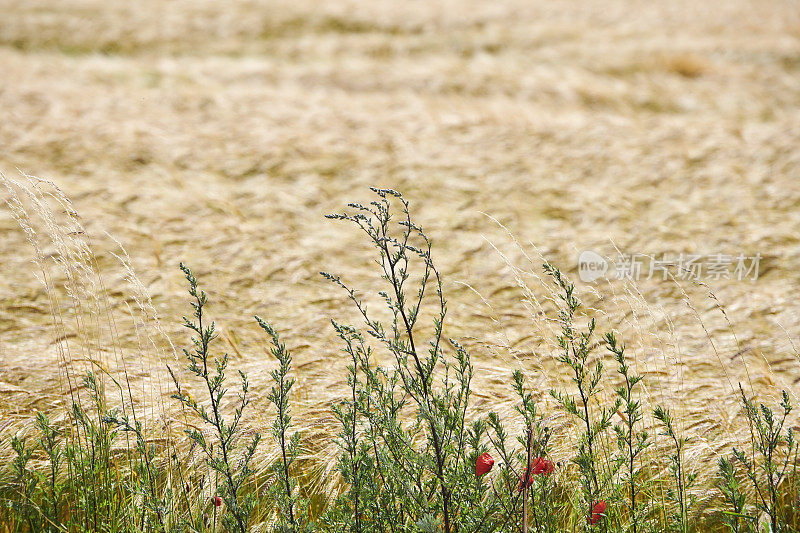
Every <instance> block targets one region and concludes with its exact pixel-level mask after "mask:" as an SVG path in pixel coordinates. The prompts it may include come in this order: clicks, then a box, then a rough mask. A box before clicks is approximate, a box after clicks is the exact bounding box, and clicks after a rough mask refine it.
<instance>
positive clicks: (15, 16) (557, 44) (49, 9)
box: [0, 0, 800, 473]
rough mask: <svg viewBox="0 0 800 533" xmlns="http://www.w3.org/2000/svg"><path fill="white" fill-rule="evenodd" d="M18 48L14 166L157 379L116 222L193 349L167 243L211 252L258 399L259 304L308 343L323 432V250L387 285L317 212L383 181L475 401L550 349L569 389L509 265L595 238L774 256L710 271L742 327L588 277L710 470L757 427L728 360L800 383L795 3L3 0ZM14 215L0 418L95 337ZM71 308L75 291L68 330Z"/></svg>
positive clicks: (774, 379)
mask: <svg viewBox="0 0 800 533" xmlns="http://www.w3.org/2000/svg"><path fill="white" fill-rule="evenodd" d="M0 67H2V71H1V72H2V76H0V110H2V115H1V119H0V171H2V172H3V173H4V174H6V175H7V176H8V177H10V178H14V179H16V178H18V177H19V173H18V171H17V169H19V170H22V171H24V172H27V173H30V174H34V175H37V176H40V177H43V178H48V179H52V180H53V181H54V182H56V183H57V184H58V185H59V186H60V187H61V188H62V189H63V190H64V192H65V194H66V195H67V196H68V197H69V198H70V199H71V200H72V202H73V207H74V209H75V210H76V211H77V212H78V213H79V215H80V221H81V223H82V224H83V226H84V227H85V228H86V230H87V234H88V236H89V237H88V239H89V244H90V245H91V246H92V248H93V249H94V251H95V253H96V254H97V267H98V268H99V270H100V272H101V274H102V275H103V283H104V287H102V288H100V287H95V288H93V290H94V289H97V290H98V291H100V292H105V293H107V294H108V296H109V305H110V307H111V309H112V313H114V314H115V316H116V315H117V314H118V315H119V318H118V319H117V320H118V323H117V332H116V334H117V341H116V344H117V346H118V347H119V348H120V349H121V353H120V354H117V355H116V356H115V357H117V359H115V360H116V361H119V360H121V359H119V357H124V358H126V360H127V361H130V364H131V365H134V366H135V365H140V367H141V368H139V370H138V374H137V373H135V372H133V371H132V374H131V376H132V378H133V379H134V380H135V381H136V383H138V384H139V386H140V387H142V390H145V389H146V387H145V385H144V384H147V383H149V382H148V381H147V375H148V373H149V372H150V368H151V367H152V366H160V365H159V363H158V360H157V358H156V355H155V353H156V352H157V350H156V349H155V347H154V346H155V345H158V346H159V347H161V348H163V347H164V346H165V345H164V343H163V341H160V340H158V339H157V338H156V339H155V340H154V344H153V345H150V346H149V347H148V342H145V341H143V337H142V335H143V333H142V330H143V329H146V324H143V323H137V319H131V318H130V316H131V315H130V314H129V312H128V308H127V307H126V302H127V304H128V305H131V308H132V310H133V314H134V315H136V314H137V313H138V312H139V311H138V310H137V309H136V305H135V303H134V300H132V297H131V294H130V291H131V289H130V287H129V285H128V283H127V282H126V280H125V275H124V272H123V271H122V269H120V268H119V265H118V261H117V259H115V258H114V257H113V256H112V255H111V253H110V252H115V253H117V252H118V247H117V245H116V244H115V243H114V242H113V241H112V240H111V239H109V238H108V237H107V236H106V235H105V234H104V232H108V233H109V234H110V235H112V236H113V237H114V238H116V239H117V240H119V242H120V243H122V245H124V247H125V248H126V249H127V251H128V253H129V254H130V256H131V261H132V265H133V267H134V268H135V270H136V273H137V275H138V278H139V279H140V280H141V281H142V283H143V285H144V286H145V287H146V289H147V291H148V292H149V294H150V295H151V296H152V301H153V306H154V309H155V310H156V311H157V313H158V315H160V317H161V319H162V326H163V328H164V329H165V331H166V332H167V333H168V334H169V335H170V336H171V337H172V338H173V339H174V340H177V339H180V338H182V337H180V335H184V332H183V331H181V328H180V322H179V319H180V316H181V315H182V314H185V313H186V312H187V306H186V303H185V302H186V298H185V294H184V292H183V291H184V287H183V283H182V279H181V276H180V273H179V271H178V269H177V268H176V267H177V263H178V262H179V261H181V260H182V261H185V262H186V263H187V264H189V265H191V266H192V267H193V268H194V269H195V271H196V274H197V275H198V277H199V278H200V280H201V283H202V284H203V285H204V286H205V287H206V288H208V289H209V293H210V296H211V298H212V307H211V308H210V309H211V312H212V313H213V315H214V318H215V319H216V320H217V322H218V325H219V326H220V329H221V331H222V335H221V339H222V344H221V345H222V346H224V349H226V350H228V351H229V352H230V353H231V356H232V357H233V364H234V365H235V366H237V367H240V368H242V369H244V370H246V371H248V372H249V373H250V375H251V381H252V383H253V388H254V389H255V390H256V391H258V394H259V395H260V396H261V397H260V398H259V401H258V404H259V405H264V401H263V395H265V394H266V383H267V382H268V375H267V371H266V370H267V369H268V368H271V362H269V361H268V360H267V358H266V355H265V353H264V344H265V343H264V339H262V338H261V336H260V335H259V333H258V331H257V327H256V326H255V323H254V322H253V321H252V320H251V318H250V317H251V316H252V315H253V314H255V313H258V314H259V315H261V316H264V317H268V318H269V319H270V320H271V321H273V322H274V323H275V324H276V326H277V328H278V330H279V331H280V332H281V333H282V335H283V337H284V339H285V340H286V342H287V344H288V345H289V347H290V348H291V349H293V351H294V354H295V358H296V362H297V367H298V376H299V379H300V391H301V394H300V397H299V398H298V399H299V400H300V401H302V402H304V405H305V406H306V407H305V408H306V409H307V414H304V415H302V416H301V417H300V418H301V420H302V422H303V424H305V425H306V426H307V427H316V428H317V431H319V432H320V433H323V434H324V430H323V429H320V428H323V427H324V426H320V425H319V424H321V423H325V422H326V421H329V416H330V415H329V414H328V412H327V409H326V407H327V405H328V403H329V402H330V400H331V399H332V398H335V397H337V396H338V395H339V394H340V393H341V391H342V390H343V389H344V386H345V382H344V368H343V362H344V358H343V356H342V355H341V354H340V352H339V346H338V344H337V343H336V341H335V340H334V338H333V332H332V328H331V327H330V324H329V318H330V317H332V316H336V317H340V318H341V319H342V320H353V321H354V320H355V318H356V317H355V315H354V314H353V313H352V312H351V309H350V307H349V306H347V304H346V302H345V300H344V298H343V295H342V294H340V293H339V292H337V291H336V290H334V289H333V288H332V287H330V286H329V285H327V284H326V283H325V282H324V281H323V280H322V279H321V278H320V276H319V275H318V271H319V270H328V271H332V272H338V273H341V274H343V276H344V277H346V278H347V279H348V280H349V281H350V282H352V283H353V284H354V285H356V286H359V285H360V286H367V287H369V286H374V285H370V283H371V281H370V280H371V277H370V272H371V269H372V263H371V260H372V257H371V255H370V250H368V249H367V248H365V246H364V244H363V241H362V240H361V239H360V236H359V235H357V234H356V233H355V232H354V231H353V230H352V228H348V227H344V226H341V225H337V224H334V223H331V222H329V221H326V220H324V219H323V218H322V217H323V215H324V214H325V213H329V212H332V211H336V210H339V209H341V208H342V206H343V205H344V204H345V203H346V202H348V201H354V200H365V199H368V191H367V190H366V187H367V186H368V185H376V186H382V187H392V188H395V189H398V190H401V191H403V193H404V194H405V196H406V197H407V198H408V199H410V200H411V202H412V209H414V211H415V213H416V214H417V216H418V221H419V222H420V223H421V224H422V225H423V226H424V227H425V228H426V230H427V231H428V233H429V234H430V236H431V237H432V238H433V239H434V245H435V250H434V258H435V259H436V260H437V261H438V262H439V264H440V266H441V270H442V273H443V275H444V277H445V280H446V286H445V288H446V291H447V296H448V297H449V300H450V306H449V308H450V319H451V330H450V335H451V336H454V337H457V338H462V339H463V340H464V341H465V342H466V344H467V345H468V346H470V348H471V350H472V353H473V356H474V358H475V362H476V366H477V368H478V379H477V380H476V385H475V393H476V398H477V399H478V404H477V411H476V412H475V413H474V414H481V413H482V410H484V409H486V410H488V409H489V408H490V407H494V408H499V409H501V410H505V412H508V409H509V405H510V402H511V401H513V399H512V398H511V397H510V395H509V393H510V387H509V386H508V385H507V378H508V375H509V374H510V371H511V369H513V368H515V367H516V366H522V367H525V368H528V369H530V370H533V369H540V370H541V371H539V372H536V373H531V374H530V375H531V378H532V379H533V380H534V382H535V383H536V384H537V386H539V387H541V388H542V389H544V388H545V387H548V386H552V385H554V384H556V383H558V382H559V379H560V374H559V373H558V371H557V370H555V369H554V366H553V363H552V360H551V359H549V355H550V354H551V351H552V350H551V348H550V345H549V344H548V342H547V341H544V340H543V338H542V334H543V333H544V334H545V337H546V333H547V331H548V329H547V328H548V327H549V325H548V324H547V322H546V321H544V320H543V319H542V316H541V315H540V314H539V309H538V307H537V305H536V303H535V302H534V301H532V299H531V297H532V295H534V296H536V297H537V298H539V299H541V300H544V299H545V298H546V297H547V292H546V291H545V290H544V288H543V287H542V286H541V283H539V282H538V281H537V279H536V278H535V277H534V276H532V275H530V274H529V273H526V272H522V271H520V270H515V269H513V268H511V267H510V266H509V263H510V264H511V265H515V266H517V267H518V268H520V269H523V270H525V271H530V270H532V271H534V272H537V271H538V267H537V262H538V259H536V252H534V251H533V248H532V246H531V243H532V244H533V245H535V246H536V247H537V248H538V250H539V252H541V254H543V255H544V256H545V257H547V258H548V259H549V260H551V261H552V262H553V263H555V264H556V265H558V266H560V267H562V268H563V269H564V270H566V271H568V272H571V273H572V274H575V265H576V257H577V254H578V252H579V251H581V250H585V249H593V250H597V251H600V252H605V253H610V252H611V251H612V250H613V246H612V244H611V243H612V242H613V243H615V244H616V246H618V247H619V248H620V249H622V250H624V251H627V252H639V253H647V254H652V255H660V254H661V253H664V252H674V253H679V252H687V253H701V254H710V253H717V252H721V253H729V254H738V253H740V252H742V253H745V254H747V255H753V254H755V253H760V254H761V255H762V261H761V276H760V278H759V279H758V280H757V281H756V282H741V281H735V280H733V281H725V280H721V281H718V282H713V283H710V286H711V289H712V290H713V294H715V295H716V298H717V299H718V301H719V302H721V304H722V306H724V309H725V311H726V312H727V317H728V318H729V320H730V322H731V323H732V324H733V328H734V331H735V333H736V338H734V336H733V335H732V333H731V329H730V328H729V325H728V323H727V321H726V320H725V317H724V316H723V314H722V313H721V312H720V311H719V309H718V307H717V305H716V302H715V300H713V299H710V298H709V297H708V292H707V289H706V288H705V287H696V286H695V287H693V286H686V287H685V290H686V294H687V297H688V298H689V301H690V302H692V306H693V307H690V306H688V305H687V303H686V301H684V300H685V298H684V295H683V293H682V292H681V290H680V289H679V287H678V286H677V285H676V284H674V283H670V282H661V281H649V282H644V283H642V284H640V285H639V286H638V287H636V288H633V289H630V290H632V291H634V292H632V293H626V290H627V289H626V288H625V287H622V286H615V285H612V286H606V285H599V286H597V287H596V289H597V294H594V293H592V292H591V291H590V290H588V289H589V288H590V287H589V286H587V285H581V290H582V291H585V293H586V297H587V299H588V302H589V303H590V304H591V306H593V307H595V308H598V309H601V310H603V311H604V312H606V313H607V314H608V316H607V317H606V318H607V320H606V324H607V325H611V326H614V327H618V328H619V329H621V330H622V332H623V336H624V337H625V339H626V341H628V343H629V345H631V346H632V347H633V348H634V349H635V350H636V354H635V355H636V358H637V365H638V368H639V370H640V371H642V372H645V373H646V374H647V375H648V376H649V377H650V381H649V383H650V388H651V391H650V393H651V394H652V395H653V397H654V399H655V400H658V401H664V402H665V403H666V404H667V405H669V406H670V407H672V408H673V409H675V410H676V411H678V412H680V413H682V414H683V415H685V418H684V419H683V420H684V425H685V427H684V430H685V431H686V432H687V434H689V435H691V436H693V437H694V441H693V444H692V448H691V453H692V454H693V457H697V458H700V460H698V461H696V462H694V463H693V464H694V466H695V467H696V468H698V469H699V470H702V469H703V468H704V467H705V465H707V466H708V467H709V468H708V470H707V471H705V472H704V473H710V469H711V466H712V465H713V462H712V460H713V459H714V455H715V454H716V453H718V452H720V451H721V450H724V449H727V446H729V445H730V443H731V442H735V441H736V440H741V439H742V438H744V434H743V433H742V432H741V430H742V427H743V426H742V421H741V418H740V413H739V411H738V407H737V405H736V396H735V394H734V393H733V387H735V385H736V383H737V382H738V381H743V382H749V383H752V384H753V385H754V386H755V387H756V389H757V391H758V392H759V393H761V394H762V395H766V396H767V397H772V396H774V394H775V391H776V390H777V388H776V387H778V388H779V387H788V388H790V390H793V391H794V392H795V393H796V392H797V391H799V390H800V389H798V386H797V383H798V380H800V362H798V360H797V352H796V350H795V349H794V347H793V344H798V342H800V339H798V335H800V324H798V309H800V305H799V304H798V299H800V246H798V244H799V242H798V241H800V149H798V148H799V147H800V9H798V4H797V3H796V2H795V1H793V0H786V1H782V2H781V1H767V2H763V1H758V2H757V1H749V2H748V1H745V0H734V1H731V2H724V3H718V2H697V1H689V0H676V1H673V2H646V1H641V2H639V1H631V2H624V1H619V0H606V1H603V2H566V1H555V2H528V1H522V0H519V1H517V0H501V1H494V2H478V1H469V0H463V1H458V2H456V1H447V2H423V1H416V0H413V1H406V2H398V3H389V2H363V1H362V2H356V1H343V0H332V1H329V2H324V3H319V2H314V1H309V0H295V1H292V2H283V1H281V2H278V1H274V2H263V3H262V2H245V1H237V2H231V3H227V2H211V1H193V2H188V1H169V2H167V1H158V0H140V1H137V2H101V1H99V0H98V1H94V0H86V1H72V0H64V1H53V0H50V1H42V0H28V1H25V2H19V1H15V0H0ZM0 190H2V192H0V197H3V198H4V199H7V198H8V197H9V196H8V194H7V193H6V191H5V190H4V189H0ZM56 211H58V209H56ZM487 215H490V216H491V217H493V218H494V219H496V220H497V221H499V222H500V223H502V224H503V225H504V226H505V228H507V230H508V232H506V230H505V229H503V228H502V227H500V226H499V225H498V224H497V223H496V222H495V221H494V220H492V218H489V216H487ZM39 233H40V235H46V234H47V229H46V228H41V229H39ZM0 234H1V235H2V240H0V265H2V276H0V407H1V409H2V412H0V416H2V417H4V418H3V420H2V421H0V425H2V426H3V427H6V426H7V425H8V423H9V422H10V421H11V422H14V424H15V425H16V424H17V423H18V422H19V423H22V422H21V421H22V420H25V419H27V418H28V417H29V416H30V415H31V414H32V411H33V410H34V409H51V408H54V407H57V406H59V405H62V399H63V397H62V393H63V392H64V388H63V387H64V384H63V383H62V381H61V380H60V379H59V372H58V352H59V347H60V346H63V345H66V344H69V343H73V344H74V345H76V346H77V345H78V344H80V341H81V338H80V337H71V336H70V332H69V331H65V332H64V333H65V334H66V336H64V335H61V337H60V336H59V334H58V333H55V332H54V330H53V329H52V328H51V326H50V323H51V315H50V309H49V304H48V300H47V293H46V292H45V291H44V290H43V289H42V287H41V284H40V283H39V281H38V280H37V279H36V277H35V276H34V271H35V269H32V268H30V260H31V259H32V258H33V249H32V248H31V247H30V246H29V245H28V244H27V243H26V241H25V235H24V233H23V232H22V231H21V230H20V229H19V227H18V225H17V223H16V221H15V220H14V219H13V218H12V216H11V213H10V211H9V210H8V209H3V210H0ZM511 236H513V237H514V238H516V239H517V241H518V242H519V243H520V244H521V248H520V247H518V246H517V245H516V244H515V243H514V240H513V238H512V237H511ZM495 248H496V249H495ZM523 250H524V251H525V252H527V253H528V254H530V255H531V256H532V257H533V258H534V261H532V262H528V260H527V259H526V257H525V254H524V253H523ZM52 251H53V250H51V249H49V248H47V247H46V246H45V249H44V253H45V255H47V254H48V253H51V252H52ZM503 255H505V257H503ZM50 257H54V256H50ZM55 270H58V269H57V268H56V269H55ZM54 275H55V276H56V277H55V278H54V279H55V280H56V282H58V274H54ZM525 286H527V287H529V288H530V290H531V291H533V293H526V291H525ZM473 289H474V290H473ZM637 290H640V291H641V297H639V296H638V294H637V293H636V292H635V291H637ZM481 296H482V297H483V298H482V297H481ZM643 302H647V305H645V304H644V303H643ZM70 305H71V304H70V303H69V299H68V298H65V299H64V300H63V301H61V302H58V303H57V304H56V307H57V308H58V309H60V310H62V311H63V312H64V314H65V316H67V319H66V322H67V323H68V324H69V317H70V313H71V311H70ZM545 307H547V306H546V305H545ZM77 315H78V314H76V316H77ZM137 324H138V326H139V327H135V326H136V325H137ZM69 327H70V326H67V328H66V329H67V330H69ZM62 337H64V338H62ZM549 342H552V339H550V341H549ZM142 346H145V347H146V349H142V348H141V347H142ZM150 348H152V349H150ZM93 349H94V350H95V351H96V352H97V353H108V350H110V349H111V348H110V347H109V346H107V345H98V346H95V347H94V348H93ZM164 354H165V355H164V356H163V357H166V358H169V357H171V356H170V355H169V350H166V351H165V352H164ZM73 356H74V357H75V358H76V359H80V358H81V355H80V354H78V353H77V351H75V352H73ZM612 373H613V369H612ZM156 381H158V380H156ZM163 385H166V383H164V384H163ZM148 386H150V387H151V385H148ZM151 390H152V387H151ZM655 400H654V401H655ZM262 414H263V415H264V416H268V413H262Z"/></svg>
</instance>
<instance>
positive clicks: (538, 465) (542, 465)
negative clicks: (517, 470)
mask: <svg viewBox="0 0 800 533" xmlns="http://www.w3.org/2000/svg"><path fill="white" fill-rule="evenodd" d="M555 469H556V466H555V464H553V461H551V460H550V459H546V458H544V457H537V458H535V459H534V460H533V461H531V467H530V469H529V471H528V476H527V477H528V481H527V483H526V482H525V481H524V480H525V476H521V477H520V478H519V487H518V488H517V491H518V492H519V491H521V490H522V489H523V488H528V487H530V486H531V485H533V476H549V475H550V474H552V473H553V470H555Z"/></svg>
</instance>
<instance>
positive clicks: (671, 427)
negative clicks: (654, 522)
mask: <svg viewBox="0 0 800 533" xmlns="http://www.w3.org/2000/svg"><path fill="white" fill-rule="evenodd" d="M653 416H655V418H656V420H658V421H659V422H660V423H661V434H662V435H664V436H666V437H668V438H669V440H670V441H671V443H672V447H673V453H672V454H671V455H670V456H669V470H670V472H671V474H672V480H673V482H674V487H670V488H669V489H668V490H667V497H668V498H669V500H670V501H671V503H673V504H675V505H677V507H678V511H677V513H672V514H671V515H670V516H669V522H668V524H669V526H670V527H671V530H675V531H679V532H680V533H687V532H688V531H689V525H690V524H689V511H690V508H691V507H692V506H693V505H694V503H695V501H696V497H695V495H694V494H691V493H689V489H691V488H692V486H693V485H694V482H695V480H696V479H697V474H695V473H691V474H687V472H686V465H685V463H684V458H683V455H684V448H685V447H686V442H687V439H686V438H684V437H683V436H681V435H679V434H678V433H677V431H676V430H675V423H674V420H673V418H672V415H671V414H670V411H669V409H665V408H664V407H662V406H660V405H657V406H656V408H655V409H653ZM675 489H677V492H676V491H675Z"/></svg>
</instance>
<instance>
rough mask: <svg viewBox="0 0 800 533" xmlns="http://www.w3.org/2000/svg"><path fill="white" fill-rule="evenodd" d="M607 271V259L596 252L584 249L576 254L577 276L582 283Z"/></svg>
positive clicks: (590, 280)
mask: <svg viewBox="0 0 800 533" xmlns="http://www.w3.org/2000/svg"><path fill="white" fill-rule="evenodd" d="M607 271H608V261H606V260H605V258H603V256H601V255H600V254H598V253H597V252H593V251H591V250H584V251H582V252H581V253H580V255H578V276H579V277H580V278H581V281H583V282H584V283H591V282H592V281H595V280H596V279H598V278H600V277H602V276H603V275H604V274H605V273H606V272H607Z"/></svg>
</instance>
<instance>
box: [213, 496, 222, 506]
mask: <svg viewBox="0 0 800 533" xmlns="http://www.w3.org/2000/svg"><path fill="white" fill-rule="evenodd" d="M211 501H212V502H214V507H219V506H220V505H222V498H221V497H219V496H214V497H213V498H211Z"/></svg>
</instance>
